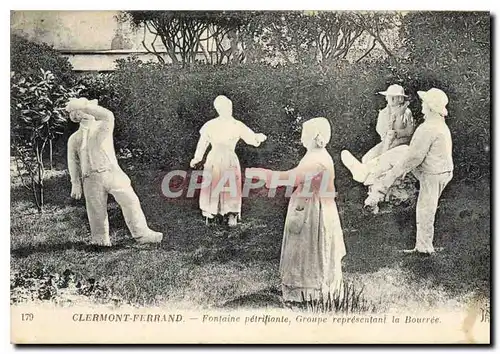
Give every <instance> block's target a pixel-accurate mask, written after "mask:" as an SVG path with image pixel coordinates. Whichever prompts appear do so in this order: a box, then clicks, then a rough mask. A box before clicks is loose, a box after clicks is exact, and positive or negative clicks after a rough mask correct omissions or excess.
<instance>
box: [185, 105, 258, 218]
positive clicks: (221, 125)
mask: <svg viewBox="0 0 500 354" xmlns="http://www.w3.org/2000/svg"><path fill="white" fill-rule="evenodd" d="M214 107H215V110H216V111H217V113H218V114H219V116H218V117H217V118H214V119H211V120H209V121H208V122H206V123H205V124H204V125H203V126H202V127H201V129H200V138H199V141H198V145H197V147H196V152H195V154H194V158H193V159H192V160H191V163H190V166H191V167H192V168H194V167H195V166H196V165H197V164H198V163H199V162H200V161H202V160H203V157H204V155H205V152H206V150H207V149H208V147H209V146H210V147H211V150H210V152H209V153H208V155H207V159H206V161H205V165H204V170H203V180H204V182H202V187H201V190H200V209H201V211H202V215H203V216H204V217H205V218H206V220H207V222H208V220H209V219H213V218H214V217H215V216H216V215H223V216H224V215H228V224H229V226H236V225H237V220H238V219H241V183H242V181H241V167H240V162H239V160H238V156H237V155H236V153H235V152H234V149H235V147H236V144H237V143H238V141H239V140H240V139H243V141H244V142H245V143H247V144H249V145H252V146H256V147H258V146H259V145H260V144H261V143H262V142H264V141H265V140H266V136H265V135H264V134H256V133H254V132H253V131H252V130H251V129H250V128H248V127H247V126H246V125H245V124H244V123H242V122H241V121H239V120H237V119H235V118H234V117H233V103H232V102H231V100H229V99H228V98H227V97H226V96H218V97H217V98H216V99H215V100H214Z"/></svg>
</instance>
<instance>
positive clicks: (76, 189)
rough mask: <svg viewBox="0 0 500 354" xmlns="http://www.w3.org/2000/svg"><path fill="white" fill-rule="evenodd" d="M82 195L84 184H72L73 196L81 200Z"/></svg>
mask: <svg viewBox="0 0 500 354" xmlns="http://www.w3.org/2000/svg"><path fill="white" fill-rule="evenodd" d="M81 197H82V186H81V185H80V184H73V185H71V198H73V199H76V200H79V199H80V198H81Z"/></svg>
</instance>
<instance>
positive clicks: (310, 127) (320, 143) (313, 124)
mask: <svg viewBox="0 0 500 354" xmlns="http://www.w3.org/2000/svg"><path fill="white" fill-rule="evenodd" d="M331 135H332V130H331V127H330V122H329V121H328V119H326V118H324V117H317V118H312V119H309V120H308V121H306V122H304V124H302V136H301V139H300V140H301V142H302V145H304V147H305V148H306V149H312V148H324V147H325V146H326V144H328V143H329V142H330V138H331Z"/></svg>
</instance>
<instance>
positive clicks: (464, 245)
mask: <svg viewBox="0 0 500 354" xmlns="http://www.w3.org/2000/svg"><path fill="white" fill-rule="evenodd" d="M63 167H64V166H61V169H56V170H55V171H51V172H50V173H49V178H48V179H47V181H46V185H47V186H46V210H45V212H44V214H43V215H39V214H37V213H36V211H35V209H34V208H33V205H32V203H31V200H30V195H29V193H28V192H27V191H25V190H24V189H23V188H22V187H20V186H18V185H16V183H15V182H16V181H15V179H14V178H13V180H12V187H11V201H12V204H11V270H12V272H13V273H15V272H30V271H37V269H40V268H46V269H48V270H49V271H51V272H57V273H59V274H62V273H63V272H64V271H65V270H67V269H68V270H71V271H72V272H74V273H75V274H76V276H77V277H78V278H79V279H90V278H92V279H95V280H96V281H98V282H99V283H100V284H103V285H105V286H106V287H108V288H109V289H110V291H111V292H112V293H113V295H114V296H116V297H117V298H119V299H122V300H123V301H125V302H130V303H133V304H139V305H152V304H154V305H161V304H165V303H169V304H179V306H182V305H186V306H190V307H225V308H230V307H234V306H240V305H243V306H259V307H262V306H280V300H279V292H280V289H279V276H278V266H279V256H280V249H281V239H282V232H283V224H284V218H285V213H286V205H287V202H288V200H287V199H285V198H283V197H279V198H273V199H270V198H267V197H265V196H259V195H254V196H251V197H249V198H246V199H244V201H243V211H242V218H243V220H242V223H241V224H240V225H239V226H238V227H237V228H235V229H229V228H228V227H227V226H224V225H217V224H215V225H210V226H206V225H205V222H204V220H203V218H202V216H201V213H200V211H199V209H198V201H197V199H175V200H167V199H165V198H164V197H162V196H161V193H160V183H161V178H162V177H163V175H164V174H165V173H166V172H165V171H161V170H156V169H152V168H149V169H147V170H140V169H139V168H138V167H136V168H132V165H127V164H123V168H124V170H125V171H126V172H127V174H129V176H130V177H131V179H132V183H133V186H134V188H135V190H136V192H137V194H138V195H139V198H140V200H141V203H142V206H143V210H144V212H145V214H146V217H147V219H148V222H149V224H150V226H151V227H152V228H153V229H156V230H159V231H162V232H164V233H165V238H164V241H163V243H162V244H161V245H160V246H159V247H156V248H150V249H138V248H136V247H134V243H133V241H132V240H131V237H130V236H129V234H128V230H127V228H126V225H125V223H124V221H123V217H122V215H121V211H120V209H119V208H118V205H117V204H116V203H115V202H114V200H113V198H110V199H109V221H110V230H111V241H112V243H113V246H112V247H111V248H110V249H109V250H95V249H92V248H89V247H88V246H87V244H86V243H87V241H88V239H89V226H88V221H87V217H86V213H85V207H84V201H83V200H81V201H73V200H71V199H70V197H69V193H70V183H69V178H68V176H67V174H66V173H65V172H64V171H63V169H62V168H63ZM337 170H338V172H337V176H338V177H337V183H336V184H337V188H338V192H339V200H338V207H339V210H340V213H341V220H342V222H343V229H344V237H345V242H346V247H347V256H346V257H345V258H344V274H345V278H346V280H347V281H348V282H350V283H353V284H354V285H355V286H356V287H357V288H361V287H363V286H364V291H363V294H364V297H365V299H366V300H367V301H371V302H373V303H374V304H375V305H376V309H377V310H380V311H386V310H389V309H396V310H397V309H405V308H415V307H429V308H435V307H441V306H461V305H463V304H464V303H465V302H466V301H467V299H468V298H470V297H471V296H477V295H481V296H482V295H485V296H487V297H489V288H490V190H489V181H486V182H484V183H478V184H476V185H475V186H467V185H465V184H459V183H458V182H456V181H454V182H452V183H451V184H450V185H449V187H448V188H447V189H446V190H445V192H444V194H443V197H442V200H441V203H440V207H439V210H438V215H437V223H436V236H435V245H436V246H437V247H443V248H444V249H443V251H441V252H439V253H437V254H436V255H435V256H432V257H430V258H421V257H418V256H415V255H406V254H402V253H401V252H399V251H400V250H402V249H405V248H411V247H413V245H414V238H415V210H414V209H408V210H405V209H398V210H396V211H394V212H392V213H387V214H380V215H370V214H366V213H364V212H363V211H362V210H361V206H362V202H363V199H364V189H363V187H362V186H357V185H354V184H352V182H351V181H350V179H349V177H348V176H347V174H346V173H345V171H344V169H343V168H342V167H341V166H340V167H339V164H337Z"/></svg>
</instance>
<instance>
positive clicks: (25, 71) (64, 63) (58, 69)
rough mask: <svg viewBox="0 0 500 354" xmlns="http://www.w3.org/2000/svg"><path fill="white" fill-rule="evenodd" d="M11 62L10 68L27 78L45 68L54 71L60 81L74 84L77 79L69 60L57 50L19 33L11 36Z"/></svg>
mask: <svg viewBox="0 0 500 354" xmlns="http://www.w3.org/2000/svg"><path fill="white" fill-rule="evenodd" d="M10 62H11V64H10V65H11V66H10V70H11V71H14V72H15V73H17V74H18V75H21V76H24V77H26V78H28V77H29V76H37V75H38V74H39V73H40V69H44V70H48V71H50V72H52V73H53V74H54V77H55V79H56V80H57V82H58V83H64V84H73V82H74V80H75V74H74V72H73V67H72V66H71V64H70V62H69V60H68V59H67V58H65V57H63V56H61V55H60V54H59V52H58V51H57V50H55V49H54V48H52V47H51V46H49V45H47V44H39V43H34V42H31V41H29V40H27V39H25V38H23V37H20V36H17V35H12V36H11V45H10Z"/></svg>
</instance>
